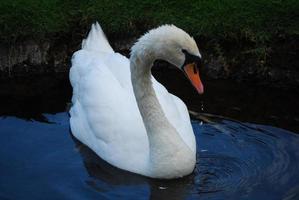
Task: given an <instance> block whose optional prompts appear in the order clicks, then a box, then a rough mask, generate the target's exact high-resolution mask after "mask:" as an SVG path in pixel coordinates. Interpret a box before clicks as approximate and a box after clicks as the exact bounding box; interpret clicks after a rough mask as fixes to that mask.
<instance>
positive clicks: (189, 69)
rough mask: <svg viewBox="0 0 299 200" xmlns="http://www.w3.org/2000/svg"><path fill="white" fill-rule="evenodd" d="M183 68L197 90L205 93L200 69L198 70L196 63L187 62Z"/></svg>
mask: <svg viewBox="0 0 299 200" xmlns="http://www.w3.org/2000/svg"><path fill="white" fill-rule="evenodd" d="M183 70H184V72H185V74H186V76H187V77H188V79H189V80H190V82H191V83H192V85H193V86H194V87H195V89H196V90H197V92H198V93H199V94H203V92H204V89H203V84H202V82H201V80H200V76H199V70H198V68H197V66H196V64H195V63H190V64H187V65H185V66H184V67H183Z"/></svg>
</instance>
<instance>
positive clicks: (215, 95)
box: [0, 73, 299, 200]
mask: <svg viewBox="0 0 299 200" xmlns="http://www.w3.org/2000/svg"><path fill="white" fill-rule="evenodd" d="M156 75H157V77H158V78H159V79H160V81H162V82H163V83H164V84H165V85H166V86H167V88H168V89H169V90H171V91H172V92H173V93H175V94H177V95H178V96H180V97H181V98H182V99H183V100H184V101H185V102H187V104H188V107H189V109H191V110H195V111H197V112H198V111H201V112H202V114H200V115H199V116H197V118H198V119H199V120H193V122H192V125H193V129H194V132H195V135H196V140H197V157H198V158H197V165H196V169H195V170H194V173H193V174H191V175H190V176H187V177H185V178H182V179H177V180H171V181H162V180H153V179H149V178H145V177H142V176H139V175H135V174H131V173H128V172H125V171H122V170H119V169H117V168H114V167H112V166H110V165H109V164H107V163H106V162H105V161H103V160H101V159H100V158H99V157H97V156H96V155H95V154H94V153H93V152H92V151H91V150H90V149H89V148H87V147H86V146H84V145H82V144H81V143H80V142H79V141H77V140H76V139H75V138H73V137H72V135H71V133H70V130H69V118H68V115H67V112H65V106H66V103H67V102H68V101H69V98H70V94H71V92H70V88H69V86H68V84H67V83H66V82H65V81H61V82H59V81H58V82H56V84H54V83H49V84H50V85H48V87H44V89H40V90H38V89H33V90H34V91H32V88H34V87H37V88H40V83H39V84H37V85H39V86H34V85H30V86H28V88H26V86H23V89H22V92H21V94H20V92H18V91H17V90H18V89H15V90H16V91H9V92H8V91H6V92H3V91H2V93H0V97H1V98H0V104H1V106H0V115H1V116H2V117H0V199H217V200H218V199H273V200H275V199H285V200H291V199H294V200H295V199H299V151H298V148H299V135H298V134H297V133H298V130H299V127H298V119H299V118H298V116H299V115H298V107H297V106H298V102H297V101H296V99H298V93H296V92H290V91H277V90H275V89H269V88H263V87H250V86H248V85H238V84H235V83H230V82H219V81H218V82H208V81H206V94H205V95H204V96H201V97H198V96H197V95H196V93H193V91H192V88H191V89H190V90H189V89H187V88H190V87H189V85H188V82H186V81H182V79H179V78H178V79H173V80H172V81H166V80H164V79H163V75H161V74H159V73H157V74H156ZM174 77H176V76H174ZM51 80H52V79H51ZM43 81H44V82H45V83H48V80H47V79H46V80H43ZM14 84H15V83H14ZM20 84H24V82H20ZM178 84H179V85H180V87H179V89H178V87H175V86H177V85H178ZM3 87H4V86H3ZM9 88H12V90H13V87H11V86H10V87H9ZM16 88H19V86H16ZM47 113H51V114H47ZM216 114H217V115H223V116H226V117H219V116H217V115H216ZM227 117H230V118H227ZM231 118H234V119H236V120H238V121H236V120H233V119H231Z"/></svg>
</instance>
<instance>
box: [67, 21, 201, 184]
mask: <svg viewBox="0 0 299 200" xmlns="http://www.w3.org/2000/svg"><path fill="white" fill-rule="evenodd" d="M200 58H201V55H200V53H199V51H198V48H197V45H196V43H195V41H194V39H193V38H191V37H190V36H189V35H188V34H187V33H185V32H184V31H183V30H181V29H179V28H177V27H175V26H173V25H164V26H160V27H158V28H157V29H153V30H151V31H149V32H148V33H146V34H145V35H144V36H142V37H141V38H140V39H139V40H138V42H137V43H136V44H135V45H134V46H133V47H132V49H131V57H130V60H129V59H127V58H126V57H124V56H122V55H120V54H118V53H115V52H114V51H113V49H112V48H111V46H110V45H109V43H108V41H107V40H106V37H105V35H104V33H103V31H102V29H101V27H100V26H99V24H98V23H96V24H93V25H92V28H91V31H90V33H89V35H88V37H87V39H85V40H83V42H82V49H81V50H79V51H77V52H75V53H74V55H73V57H72V67H71V70H70V81H71V84H72V87H73V97H72V103H73V106H72V108H71V110H70V115H71V118H70V126H71V130H72V133H73V135H74V136H75V137H76V138H77V139H78V140H80V141H81V142H82V143H84V144H86V145H87V146H88V147H90V148H91V149H92V150H93V151H94V152H95V153H96V154H97V155H99V156H100V157H101V158H102V159H104V160H106V161H107V162H108V163H110V164H112V165H114V166H116V167H118V168H120V169H124V170H127V171H130V172H134V173H138V174H142V175H144V176H148V177H152V178H165V179H170V178H177V177H182V176H184V175H188V174H190V173H191V172H192V171H193V169H194V166H195V162H196V141H195V137H194V133H193V130H192V127H191V123H190V118H189V115H188V111H187V108H186V105H185V104H184V103H183V102H182V101H181V100H180V99H179V98H178V97H176V96H174V95H172V94H170V93H168V91H167V90H166V89H165V88H164V87H163V86H162V85H161V84H160V83H158V82H157V81H156V80H155V78H154V77H153V76H152V75H151V67H152V65H153V62H154V61H155V60H156V59H163V60H166V61H168V62H170V63H172V64H173V65H175V66H177V67H179V68H180V69H182V71H184V72H185V74H186V75H187V76H188V78H189V79H190V80H191V82H192V84H193V85H194V86H195V88H196V89H197V91H198V92H199V93H202V92H203V86H202V84H201V81H200V78H199V75H198V70H197V68H196V63H197V62H199V61H200ZM170 78H171V77H170Z"/></svg>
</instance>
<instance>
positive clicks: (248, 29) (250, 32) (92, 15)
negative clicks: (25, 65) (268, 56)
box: [0, 0, 299, 43]
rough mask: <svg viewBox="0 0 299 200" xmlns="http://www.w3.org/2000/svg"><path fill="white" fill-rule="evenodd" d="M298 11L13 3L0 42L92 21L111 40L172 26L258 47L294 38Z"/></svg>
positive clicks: (248, 6) (256, 2) (216, 2)
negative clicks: (276, 38) (282, 37)
mask: <svg viewBox="0 0 299 200" xmlns="http://www.w3.org/2000/svg"><path fill="white" fill-rule="evenodd" d="M298 10H299V1H297V0H285V1H283V0H226V1H220V0H210V1H205V0H198V1H196V0H170V1H163V0H144V1H139V0H118V1H109V0H89V1H83V0H13V1H2V2H1V3H0V37H1V40H2V41H11V40H14V39H16V38H20V37H27V36H34V37H39V38H43V37H44V36H45V35H49V34H50V35H53V34H61V33H69V32H72V31H73V30H74V28H75V27H78V26H79V27H86V26H89V25H90V23H91V22H93V21H95V20H98V21H99V22H100V23H101V24H102V26H103V27H104V29H105V30H106V31H108V32H109V34H113V35H122V36H123V35H125V36H127V35H136V34H139V33H140V32H143V31H144V30H146V29H148V28H151V27H154V26H157V25H159V24H164V23H173V24H176V25H177V26H179V27H181V28H183V29H185V30H187V31H188V32H190V33H191V34H192V35H193V36H195V37H199V36H203V37H207V38H214V39H225V38H228V39H239V38H246V39H248V40H250V41H253V42H261V43H264V42H267V41H269V40H271V39H272V38H273V37H274V36H275V35H277V34H280V35H281V34H283V35H288V34H291V35H293V34H297V35H298V34H299V23H298V21H299V11H298ZM76 30H78V29H76ZM82 31H83V32H85V31H86V30H82Z"/></svg>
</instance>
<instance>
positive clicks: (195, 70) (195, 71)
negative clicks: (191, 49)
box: [193, 65, 197, 74]
mask: <svg viewBox="0 0 299 200" xmlns="http://www.w3.org/2000/svg"><path fill="white" fill-rule="evenodd" d="M193 72H194V74H197V69H196V65H194V66H193Z"/></svg>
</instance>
